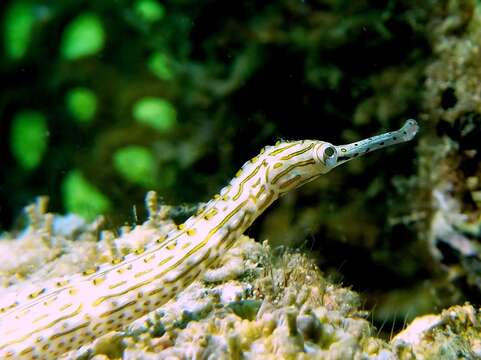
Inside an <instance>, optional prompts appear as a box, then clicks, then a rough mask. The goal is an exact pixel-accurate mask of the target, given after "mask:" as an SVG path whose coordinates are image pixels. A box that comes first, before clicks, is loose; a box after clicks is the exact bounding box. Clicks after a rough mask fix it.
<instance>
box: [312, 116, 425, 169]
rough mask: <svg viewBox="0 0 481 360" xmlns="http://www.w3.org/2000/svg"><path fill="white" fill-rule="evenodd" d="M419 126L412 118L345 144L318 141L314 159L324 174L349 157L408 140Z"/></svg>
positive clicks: (349, 158)
mask: <svg viewBox="0 0 481 360" xmlns="http://www.w3.org/2000/svg"><path fill="white" fill-rule="evenodd" d="M418 130H419V126H418V124H417V122H416V120H414V119H409V120H407V121H406V122H405V124H404V125H403V127H402V128H400V129H399V130H396V131H392V132H387V133H384V134H381V135H376V136H372V137H370V138H367V139H364V140H360V141H357V142H354V143H351V144H346V145H337V146H336V145H333V144H330V143H328V142H324V141H319V143H318V144H317V145H316V147H315V149H314V159H315V160H316V163H317V164H318V168H319V172H320V173H321V174H325V173H327V172H329V171H331V170H332V169H333V168H335V167H336V166H338V165H340V164H343V163H345V162H347V161H349V160H351V159H354V158H356V157H359V156H362V155H364V154H367V153H369V152H371V151H375V150H378V149H382V148H385V147H388V146H391V145H395V144H400V143H403V142H406V141H410V140H412V139H413V138H414V136H416V133H417V132H418Z"/></svg>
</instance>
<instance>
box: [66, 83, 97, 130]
mask: <svg viewBox="0 0 481 360" xmlns="http://www.w3.org/2000/svg"><path fill="white" fill-rule="evenodd" d="M66 103H67V108H68V110H69V111H70V113H71V114H72V116H73V118H74V119H75V120H76V121H78V122H79V123H89V122H91V121H92V120H93V118H94V116H95V112H96V110H97V97H96V95H95V93H94V92H93V91H92V90H90V89H88V88H84V87H76V88H73V89H71V90H69V91H68V93H67V96H66Z"/></svg>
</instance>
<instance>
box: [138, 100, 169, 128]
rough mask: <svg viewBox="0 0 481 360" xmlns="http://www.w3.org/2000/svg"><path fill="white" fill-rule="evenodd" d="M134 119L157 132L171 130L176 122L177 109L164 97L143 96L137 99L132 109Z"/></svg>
mask: <svg viewBox="0 0 481 360" xmlns="http://www.w3.org/2000/svg"><path fill="white" fill-rule="evenodd" d="M132 115H133V117H134V119H135V120H137V121H138V122H139V123H141V124H146V125H148V126H150V127H152V128H154V129H155V130H157V131H159V132H166V131H168V130H171V129H172V128H173V127H174V126H175V124H176V122H177V111H176V110H175V108H174V106H173V105H172V104H171V103H170V102H169V101H167V100H165V99H160V98H154V97H145V98H142V99H140V100H138V101H137V102H136V103H135V104H134V107H133V109H132Z"/></svg>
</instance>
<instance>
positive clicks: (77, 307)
mask: <svg viewBox="0 0 481 360" xmlns="http://www.w3.org/2000/svg"><path fill="white" fill-rule="evenodd" d="M417 130H418V125H417V123H416V121H415V120H412V119H410V120H408V121H406V123H405V124H404V126H403V127H402V128H401V129H399V130H397V131H394V132H388V133H385V134H382V135H377V136H374V137H371V138H367V139H364V140H361V141H358V142H355V143H352V144H347V145H340V146H335V145H332V144H330V143H328V142H324V141H318V140H302V141H281V142H278V143H277V144H276V145H274V146H267V147H265V148H263V149H262V150H261V152H260V154H259V155H257V156H255V157H254V158H253V159H251V160H249V161H248V162H246V163H245V164H244V165H243V166H242V168H241V169H240V170H239V171H238V172H237V174H236V176H235V177H234V179H232V181H231V182H230V183H229V184H228V185H227V186H226V187H224V188H223V189H222V190H221V191H220V193H219V194H218V195H216V196H214V198H213V199H212V200H210V201H209V202H208V203H207V204H206V205H205V206H204V207H203V208H202V209H200V211H199V212H198V213H197V214H196V215H194V216H192V217H191V218H189V219H188V220H187V221H185V223H184V224H182V225H180V226H179V227H178V229H177V230H174V231H171V232H170V233H168V234H167V235H166V236H165V237H164V238H161V239H158V240H157V242H156V244H155V245H152V246H150V247H148V248H145V249H141V250H140V251H137V252H136V253H134V254H130V255H127V256H125V257H124V258H122V259H118V260H114V261H113V262H112V263H110V264H103V265H101V266H99V267H98V268H97V269H95V270H93V271H87V272H85V273H83V274H78V275H74V276H72V277H69V278H62V279H61V280H60V281H58V282H57V283H56V285H55V286H53V287H44V288H39V289H37V290H36V291H33V292H31V293H30V294H29V295H28V296H27V297H23V298H22V297H20V296H19V297H17V298H16V299H15V300H14V301H13V302H12V303H11V304H9V305H7V306H5V307H3V308H1V309H0V358H2V359H54V358H57V357H58V356H59V355H61V354H63V353H65V352H67V351H70V350H73V349H77V348H79V347H80V346H82V345H84V344H86V343H88V342H91V341H92V340H94V339H96V338H98V337H99V336H101V335H103V334H105V333H107V332H110V331H113V330H116V329H119V328H121V327H123V326H125V325H127V324H129V323H131V322H132V321H133V320H135V319H137V318H139V317H141V316H142V315H144V314H146V313H148V312H150V311H153V310H155V309H157V308H159V307H160V306H162V305H163V304H165V303H166V302H167V301H168V300H169V299H171V298H172V297H174V296H175V295H176V294H177V293H179V292H180V291H182V290H183V289H184V288H186V287H187V286H188V285H189V284H190V283H192V282H193V281H194V280H195V279H196V278H197V277H198V276H199V275H200V274H201V273H203V272H204V270H205V269H207V268H208V267H209V266H210V265H211V264H212V263H213V262H215V261H216V260H217V259H218V258H219V257H221V256H223V254H224V253H225V252H226V251H227V250H228V249H229V248H230V247H232V246H233V244H234V243H235V240H236V239H237V238H239V236H240V235H241V234H242V233H243V232H244V231H245V230H246V229H247V228H248V227H249V226H250V225H251V224H252V222H253V221H254V220H255V219H256V218H257V217H258V216H259V215H260V214H261V213H262V212H263V211H264V210H265V209H266V208H267V207H268V206H269V205H270V204H271V203H272V202H274V201H275V200H276V199H277V198H278V197H279V196H280V195H281V194H283V193H285V192H287V191H290V190H292V189H295V188H298V187H300V186H302V185H303V184H305V183H307V182H309V181H312V180H314V179H316V178H317V177H318V176H320V175H322V174H325V173H327V172H329V171H330V170H332V169H333V168H335V167H336V166H338V165H340V164H343V163H345V162H347V161H349V160H350V159H353V158H355V157H357V156H361V155H364V154H366V153H368V152H371V151H374V150H377V149H380V148H384V147H386V146H390V145H393V144H398V143H402V142H406V141H409V140H411V139H412V138H413V137H414V136H415V135H416V132H417Z"/></svg>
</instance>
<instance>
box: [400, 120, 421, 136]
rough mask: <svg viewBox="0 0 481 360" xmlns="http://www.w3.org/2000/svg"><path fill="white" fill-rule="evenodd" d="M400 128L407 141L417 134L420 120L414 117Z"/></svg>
mask: <svg viewBox="0 0 481 360" xmlns="http://www.w3.org/2000/svg"><path fill="white" fill-rule="evenodd" d="M400 130H401V132H402V134H403V136H404V139H405V141H410V140H412V139H413V138H414V137H415V136H416V134H417V133H418V131H419V125H418V122H417V121H416V120H414V119H409V120H407V121H406V122H405V123H404V125H403V127H402V128H401V129H400Z"/></svg>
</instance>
